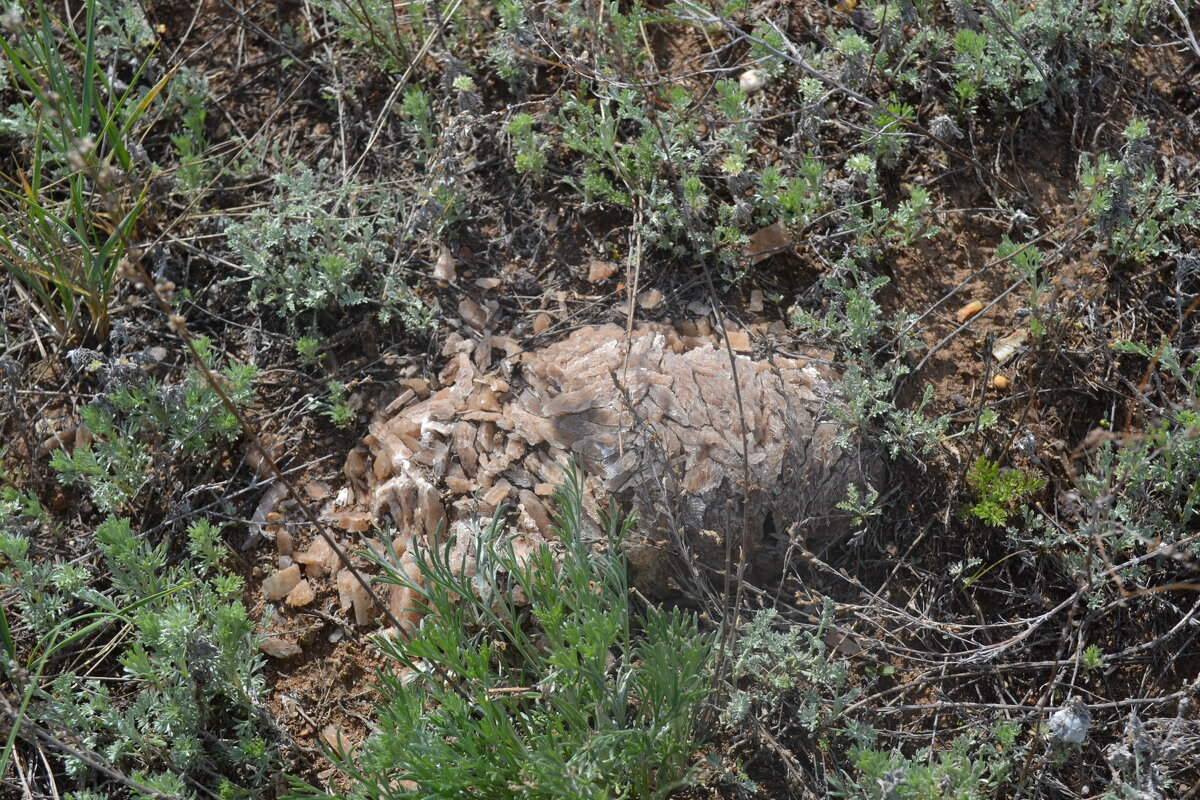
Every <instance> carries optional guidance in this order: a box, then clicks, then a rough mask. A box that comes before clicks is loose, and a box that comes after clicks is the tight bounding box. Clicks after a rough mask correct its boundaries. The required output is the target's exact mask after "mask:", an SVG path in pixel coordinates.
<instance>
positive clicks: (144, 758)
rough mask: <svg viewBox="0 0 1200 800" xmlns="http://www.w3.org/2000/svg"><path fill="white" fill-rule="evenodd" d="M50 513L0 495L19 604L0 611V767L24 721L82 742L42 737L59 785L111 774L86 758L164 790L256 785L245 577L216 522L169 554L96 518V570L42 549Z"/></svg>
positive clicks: (72, 786) (85, 788)
mask: <svg viewBox="0 0 1200 800" xmlns="http://www.w3.org/2000/svg"><path fill="white" fill-rule="evenodd" d="M47 525H49V522H48V521H47V520H46V518H45V517H44V516H43V515H41V513H40V508H39V506H38V505H37V501H36V499H35V498H32V497H30V496H27V495H18V494H16V493H15V492H13V491H11V490H6V491H5V493H4V495H3V497H2V498H0V562H3V564H4V568H3V569H2V570H0V588H3V589H4V590H5V592H6V593H7V594H8V595H9V597H10V598H13V599H12V602H11V606H9V608H11V610H13V611H15V612H16V615H15V617H12V616H9V615H7V614H0V622H5V621H7V620H13V619H15V620H19V624H18V625H16V627H14V628H12V630H11V633H10V630H9V627H8V625H7V624H5V625H0V628H3V631H0V633H3V636H0V639H2V640H3V644H4V650H5V652H4V654H3V655H4V664H3V672H4V677H5V680H6V682H7V683H8V687H9V688H10V689H11V690H12V692H13V695H11V696H15V697H16V698H18V709H17V714H16V717H15V718H14V719H13V720H12V722H13V726H12V728H10V729H9V732H8V739H7V742H6V744H5V748H4V751H3V754H2V755H3V757H2V758H0V774H2V773H3V771H4V767H5V766H6V765H7V762H8V759H9V757H10V755H11V753H12V749H13V746H14V743H15V741H16V738H17V736H18V735H19V733H20V732H21V728H22V726H23V725H26V723H28V724H31V725H34V726H37V727H38V728H40V729H43V730H45V731H48V732H49V733H50V734H51V735H54V736H57V737H65V738H66V740H67V741H69V742H70V743H71V745H72V746H73V747H74V748H75V749H76V750H77V751H79V752H81V753H82V754H84V756H85V757H84V758H80V757H78V756H76V755H71V754H62V753H59V752H55V751H54V750H53V749H51V750H50V751H49V752H50V754H51V755H50V757H51V758H52V759H53V760H54V761H55V762H56V764H57V765H58V767H59V768H61V769H62V770H63V773H64V774H65V776H66V780H65V781H64V782H63V783H61V784H60V787H61V788H65V789H69V790H72V791H75V792H79V793H86V794H79V795H78V796H87V797H92V798H106V797H108V796H109V795H108V794H107V791H109V790H111V789H113V788H118V785H116V784H113V783H112V782H111V780H110V779H109V778H108V777H106V776H105V775H104V774H103V773H101V772H99V771H97V770H95V768H94V765H96V764H99V765H103V766H105V767H108V768H110V769H113V770H116V771H118V772H119V773H123V774H125V775H127V776H129V778H130V779H131V780H133V781H134V782H136V783H137V784H139V785H141V786H143V787H147V788H149V789H152V790H157V791H159V792H162V793H164V794H166V795H168V796H171V797H178V798H192V797H197V796H200V795H201V794H203V795H204V796H212V793H218V794H219V796H221V797H223V798H231V799H232V798H239V797H247V796H250V795H251V794H257V793H258V790H259V787H260V786H261V785H262V784H263V782H265V781H267V780H268V777H269V775H270V774H271V772H272V771H273V770H274V769H277V756H278V754H277V752H276V750H275V748H274V745H273V744H271V736H270V734H269V733H268V731H267V729H266V726H265V725H264V724H263V717H261V716H260V711H259V708H258V706H257V701H258V697H259V695H260V694H261V692H262V690H263V679H262V675H261V670H262V657H261V656H260V655H259V654H258V652H257V642H256V640H255V638H254V636H253V633H252V631H253V623H252V622H251V621H250V620H249V619H248V617H247V616H246V611H245V608H243V606H242V604H241V595H242V584H241V579H240V578H238V577H237V576H236V575H232V574H230V573H228V572H227V571H226V570H225V569H224V568H222V567H221V565H220V561H221V559H222V558H223V556H224V554H225V547H224V544H223V543H222V542H221V539H220V535H219V530H218V529H217V528H216V527H215V526H212V525H210V524H209V523H208V522H207V521H205V520H198V521H196V522H195V523H193V525H192V526H191V527H190V528H189V529H188V532H187V544H186V550H185V552H184V553H182V554H180V555H178V556H173V555H172V554H171V553H170V552H169V551H168V547H167V544H166V543H165V542H164V543H161V544H159V545H157V546H155V545H151V544H150V543H149V542H148V541H146V539H145V538H143V537H142V536H140V535H138V534H137V533H135V532H134V531H133V530H132V528H131V527H130V524H129V522H128V520H125V519H119V518H116V517H110V518H108V519H107V520H106V521H105V522H104V523H103V524H101V525H100V526H99V527H98V528H97V529H96V532H95V540H96V544H97V545H98V547H99V551H100V554H101V559H102V563H101V564H100V565H99V566H100V567H101V568H100V569H99V570H96V571H95V572H94V571H93V567H92V566H91V565H89V564H88V563H87V562H74V563H63V562H60V561H57V560H56V559H54V557H53V556H52V555H51V554H49V553H47V552H45V551H44V550H43V549H42V545H41V544H40V543H39V542H40V541H43V540H44V538H45V537H43V536H39V535H38V532H39V531H44V530H45V528H46V526H47ZM97 574H100V575H103V576H106V578H107V580H106V583H107V585H105V584H99V585H97V577H96V576H97ZM17 642H31V643H32V644H30V645H22V646H21V647H18V645H17V644H16V643H17ZM106 653H107V654H109V655H110V656H111V657H112V658H115V664H116V665H119V669H118V672H117V674H116V675H113V674H111V673H108V672H107V671H106V670H107V669H108V668H109V666H110V665H113V664H114V662H113V661H110V659H109V658H107V657H103V656H104V655H105V654H106ZM89 762H90V763H89ZM114 796H116V795H114Z"/></svg>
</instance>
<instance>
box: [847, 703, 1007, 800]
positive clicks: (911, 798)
mask: <svg viewBox="0 0 1200 800" xmlns="http://www.w3.org/2000/svg"><path fill="white" fill-rule="evenodd" d="M1020 733H1021V726H1020V725H1019V724H1017V723H1011V722H1000V723H997V724H995V725H993V726H992V729H991V730H990V732H988V734H986V735H981V734H978V733H970V732H969V733H962V734H959V735H958V736H955V737H954V739H953V741H952V742H951V743H950V746H949V747H948V748H947V749H945V750H942V751H934V750H932V749H930V748H922V749H921V750H919V751H917V752H916V753H914V754H913V755H912V756H906V755H904V754H903V753H900V752H898V751H892V752H886V751H883V750H876V749H871V748H866V747H859V748H855V749H853V750H851V752H850V762H851V764H852V765H853V769H854V772H853V773H852V774H843V775H831V780H830V783H831V784H832V786H831V792H830V794H831V796H833V797H847V798H860V799H861V800H942V798H956V800H988V798H993V797H997V796H1000V795H998V792H1000V791H1002V790H1003V788H1004V787H1006V786H1008V785H1009V784H1010V783H1011V781H1012V779H1013V777H1014V773H1015V772H1017V770H1018V769H1019V768H1020V765H1021V762H1022V760H1023V758H1024V756H1025V754H1026V753H1027V752H1028V747H1027V746H1025V745H1018V744H1017V743H1016V742H1017V737H1018V736H1019V735H1020Z"/></svg>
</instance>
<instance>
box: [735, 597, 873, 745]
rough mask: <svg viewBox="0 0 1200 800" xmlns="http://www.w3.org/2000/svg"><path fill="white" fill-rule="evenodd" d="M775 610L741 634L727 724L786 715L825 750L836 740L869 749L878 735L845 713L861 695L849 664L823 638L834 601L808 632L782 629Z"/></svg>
mask: <svg viewBox="0 0 1200 800" xmlns="http://www.w3.org/2000/svg"><path fill="white" fill-rule="evenodd" d="M778 616H779V615H778V613H777V612H776V611H775V610H774V609H766V610H764V611H759V612H758V613H757V614H756V615H755V616H754V619H752V620H751V621H750V623H749V624H748V625H746V626H745V627H744V628H743V629H742V631H741V632H740V635H739V638H738V643H737V657H736V659H735V661H734V664H733V671H732V679H733V682H734V685H735V686H737V687H738V688H737V689H736V690H735V691H734V692H733V693H732V695H731V696H730V699H729V702H728V704H727V706H726V710H725V718H726V721H727V722H729V723H731V724H733V725H735V726H736V725H737V724H739V723H741V722H742V721H743V720H744V719H745V718H746V717H747V715H750V714H767V715H770V716H776V715H779V714H783V715H786V716H787V717H788V719H789V721H790V722H791V723H794V724H796V725H798V726H799V727H800V728H801V729H803V730H804V731H805V732H806V733H807V734H809V735H810V736H812V738H813V739H814V741H819V742H821V743H822V745H823V746H827V745H828V744H829V741H830V739H831V738H832V737H834V736H842V737H845V738H846V739H847V740H848V741H851V742H854V743H857V744H859V745H867V744H870V743H871V742H873V741H874V740H875V738H876V732H875V731H874V730H873V729H872V728H871V726H870V725H867V724H865V723H863V722H861V721H860V720H856V719H852V718H851V719H847V718H846V717H845V715H844V714H843V711H844V709H845V708H846V706H848V705H849V704H850V703H852V702H853V701H854V699H855V698H856V697H857V696H858V695H859V692H860V690H859V689H856V688H853V687H851V686H849V685H848V678H849V670H848V669H847V665H846V662H845V660H843V659H839V658H837V654H836V651H834V652H830V651H829V649H828V648H827V647H826V645H825V641H824V636H825V634H826V632H827V631H828V629H829V626H830V624H831V623H832V622H833V601H832V600H830V599H828V598H826V600H825V604H824V606H823V607H822V609H821V619H820V622H819V624H818V625H817V628H816V629H815V630H812V631H809V630H805V629H803V628H800V627H798V626H796V625H791V624H784V625H781V624H780V620H779V619H778Z"/></svg>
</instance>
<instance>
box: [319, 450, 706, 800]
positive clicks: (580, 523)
mask: <svg viewBox="0 0 1200 800" xmlns="http://www.w3.org/2000/svg"><path fill="white" fill-rule="evenodd" d="M581 492H582V489H581V484H580V479H579V476H578V473H577V472H575V471H574V470H569V471H568V472H567V478H566V481H565V483H564V485H563V488H562V489H561V490H560V493H559V496H558V513H557V515H556V517H555V520H556V522H555V530H556V532H557V534H558V541H559V544H560V545H561V547H560V548H556V551H557V552H556V551H552V550H551V549H550V548H549V547H546V546H543V547H541V548H539V549H537V550H535V551H534V552H532V553H530V554H529V555H528V556H527V557H525V556H518V555H517V554H516V553H514V551H513V546H512V542H511V540H509V539H508V538H507V536H505V535H504V534H503V531H504V525H503V522H502V518H501V517H499V516H498V517H496V518H495V519H493V520H492V521H491V523H489V524H487V525H485V526H483V527H482V529H480V530H479V531H478V540H477V544H476V547H475V550H474V554H473V555H474V557H475V560H476V564H477V569H476V574H475V575H474V577H472V576H470V575H469V574H467V573H465V572H464V571H463V570H462V566H463V565H462V564H460V563H455V559H454V558H453V557H452V556H451V555H450V549H449V545H448V544H447V545H446V546H438V547H435V548H434V549H430V550H425V549H419V550H418V551H417V558H416V563H417V567H418V570H419V575H420V576H419V578H417V577H416V576H412V577H410V576H409V575H408V573H407V572H405V571H404V570H403V569H402V568H400V567H399V566H397V565H396V562H395V558H394V556H395V554H394V553H393V554H392V555H391V556H390V557H386V556H385V557H378V556H377V557H376V558H375V560H376V561H378V562H379V564H380V566H381V567H382V568H383V570H384V575H383V578H382V580H383V581H384V582H385V583H392V584H397V585H403V586H407V587H409V588H410V589H414V590H415V591H416V592H417V595H418V597H419V598H420V599H419V601H418V607H419V608H420V609H421V610H422V611H424V612H425V616H424V618H423V621H422V623H421V625H420V627H419V628H418V629H417V630H415V631H413V632H412V634H411V635H410V636H405V635H403V634H400V635H396V636H390V637H381V638H379V639H378V640H377V644H378V646H379V648H380V650H381V652H382V653H383V655H384V656H385V657H386V658H387V660H388V662H389V663H388V666H387V668H386V669H385V670H384V671H383V672H382V673H381V674H380V676H379V690H380V693H381V701H380V703H379V706H378V711H379V716H378V725H379V729H378V732H377V733H376V734H375V735H374V736H372V737H371V739H370V740H368V741H367V742H366V743H365V744H364V745H363V747H362V748H361V749H360V750H359V752H357V753H355V754H353V755H346V754H340V755H339V754H334V758H335V760H336V761H337V762H338V766H339V768H340V769H341V771H342V772H343V773H344V775H345V778H346V781H347V783H345V784H341V785H343V786H346V787H347V788H344V789H341V790H338V796H341V797H346V798H363V799H364V800H365V798H379V797H391V798H399V797H466V796H478V797H488V798H498V799H503V798H546V799H547V800H549V799H550V798H554V800H574V799H576V798H578V799H580V800H582V798H595V799H598V798H610V797H641V798H656V797H657V798H662V797H666V796H667V795H669V794H670V793H671V792H672V791H674V790H676V789H678V788H679V787H680V786H682V785H683V784H684V783H685V782H686V781H687V778H688V775H689V766H690V764H691V761H692V758H693V747H694V740H693V738H692V737H693V730H692V728H693V725H694V723H695V719H696V715H697V712H698V709H699V704H700V703H701V701H702V700H703V699H704V698H705V697H706V696H707V694H708V691H709V688H710V684H711V680H712V678H711V676H710V674H709V660H710V657H711V655H712V652H713V638H712V636H711V635H709V634H705V633H701V632H699V631H698V629H697V623H696V620H695V618H694V616H693V615H691V614H685V613H683V612H680V611H665V610H662V609H659V608H655V607H650V608H647V609H645V610H644V611H635V610H634V609H633V608H632V607H631V597H630V593H629V591H628V585H627V576H626V564H625V559H624V557H623V555H622V552H623V550H622V539H623V537H624V535H625V533H626V531H627V529H628V523H627V522H624V523H623V522H622V521H621V519H620V517H619V516H618V515H617V513H616V509H615V508H613V507H611V506H610V508H609V512H608V514H606V515H602V518H601V528H602V532H600V533H599V539H598V540H597V541H589V540H588V534H587V531H588V530H589V523H588V522H587V521H586V519H585V517H584V512H583V505H582V496H581ZM297 796H302V797H313V796H316V793H315V791H314V790H304V791H302V792H300V793H298V795H297ZM321 796H324V795H321Z"/></svg>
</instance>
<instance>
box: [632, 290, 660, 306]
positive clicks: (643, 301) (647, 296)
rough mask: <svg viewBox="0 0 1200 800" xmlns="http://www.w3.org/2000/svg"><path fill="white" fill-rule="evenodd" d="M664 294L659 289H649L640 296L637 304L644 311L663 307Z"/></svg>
mask: <svg viewBox="0 0 1200 800" xmlns="http://www.w3.org/2000/svg"><path fill="white" fill-rule="evenodd" d="M662 301H663V293H662V292H660V291H659V290H658V289H647V290H646V291H644V292H642V293H641V294H639V295H638V299H637V303H638V306H640V307H641V308H643V309H646V310H649V309H652V308H658V307H659V306H660V305H662Z"/></svg>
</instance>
